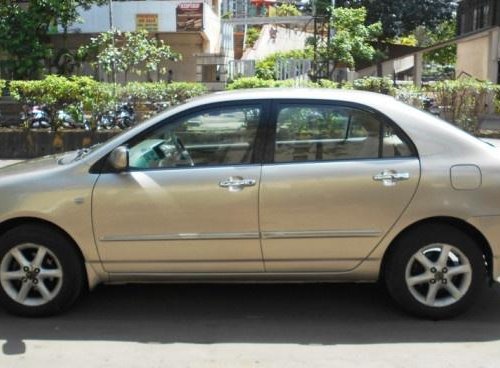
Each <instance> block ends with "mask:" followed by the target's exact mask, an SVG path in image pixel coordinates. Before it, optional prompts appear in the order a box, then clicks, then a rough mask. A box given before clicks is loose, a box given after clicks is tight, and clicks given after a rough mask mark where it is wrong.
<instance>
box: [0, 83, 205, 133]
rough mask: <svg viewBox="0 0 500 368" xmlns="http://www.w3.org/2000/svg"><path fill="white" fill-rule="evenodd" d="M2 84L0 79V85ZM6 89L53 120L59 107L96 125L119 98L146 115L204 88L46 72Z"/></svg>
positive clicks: (180, 84) (189, 96) (194, 84)
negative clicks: (117, 82) (106, 80)
mask: <svg viewBox="0 0 500 368" xmlns="http://www.w3.org/2000/svg"><path fill="white" fill-rule="evenodd" d="M1 84H2V83H1V81H0V87H2V85H1ZM8 91H9V93H10V95H11V96H12V97H13V98H14V99H15V100H17V101H19V102H20V103H22V104H23V105H27V106H33V105H44V106H46V107H47V110H48V111H49V113H50V115H51V117H52V119H51V120H52V121H56V119H55V116H56V114H57V111H58V110H68V111H75V110H82V111H83V112H84V113H85V115H87V116H88V117H89V118H90V120H91V124H92V125H93V126H95V122H96V119H98V117H99V116H100V115H101V114H103V113H105V112H106V111H110V110H113V109H115V107H116V106H117V105H118V104H119V103H121V102H125V101H130V102H132V103H133V104H134V105H135V106H136V108H138V109H139V110H141V113H142V115H148V114H150V113H151V111H152V110H153V109H155V110H156V111H157V107H158V106H162V107H164V108H165V107H168V106H172V105H176V104H179V103H181V102H183V101H185V100H186V99H189V98H191V97H195V96H199V95H202V94H204V93H206V88H205V87H204V86H203V85H202V84H199V83H184V82H175V83H164V82H157V83H138V82H133V83H128V84H126V85H113V84H110V83H101V82H97V81H95V80H94V79H92V78H90V77H70V78H66V77H62V76H56V75H49V76H47V77H46V78H45V79H43V80H36V81H11V82H10V83H9V86H8ZM144 110H146V111H144ZM55 127H56V126H54V128H55Z"/></svg>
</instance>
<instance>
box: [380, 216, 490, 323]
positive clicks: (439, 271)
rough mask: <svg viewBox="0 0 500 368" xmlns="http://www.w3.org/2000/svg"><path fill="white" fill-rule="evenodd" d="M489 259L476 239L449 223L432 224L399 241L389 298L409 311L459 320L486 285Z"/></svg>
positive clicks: (389, 270) (391, 262)
mask: <svg viewBox="0 0 500 368" xmlns="http://www.w3.org/2000/svg"><path fill="white" fill-rule="evenodd" d="M485 278H486V267H485V260H484V257H483V254H482V252H481V251H480V248H479V247H478V245H477V244H476V243H475V241H474V240H473V239H472V238H470V237H469V236H467V235H466V234H464V233H462V232H461V231H458V230H456V229H455V228H453V227H451V226H448V225H429V226H426V227H422V228H420V229H415V230H412V231H410V232H409V233H407V234H404V235H403V236H402V237H401V238H400V239H398V240H397V242H396V244H394V248H393V249H392V253H391V254H390V255H389V259H388V261H387V264H386V269H385V282H386V285H387V289H388V291H389V294H390V295H391V296H392V297H393V299H394V300H395V301H396V302H397V303H398V304H399V305H400V306H401V307H402V308H403V309H405V310H406V311H408V312H410V313H412V314H415V315H418V316H422V317H427V318H432V319H442V318H450V317H454V316H456V315H458V314H460V313H462V312H464V311H465V310H466V309H467V308H469V307H470V306H471V304H472V303H473V302H474V300H475V298H476V297H477V295H478V293H479V292H480V291H481V289H482V288H483V287H484V285H485V284H486V283H485Z"/></svg>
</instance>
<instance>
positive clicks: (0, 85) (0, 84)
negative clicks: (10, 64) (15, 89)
mask: <svg viewBox="0 0 500 368" xmlns="http://www.w3.org/2000/svg"><path fill="white" fill-rule="evenodd" d="M6 85H7V81H6V80H4V79H0V91H3V89H4V88H5V86H6Z"/></svg>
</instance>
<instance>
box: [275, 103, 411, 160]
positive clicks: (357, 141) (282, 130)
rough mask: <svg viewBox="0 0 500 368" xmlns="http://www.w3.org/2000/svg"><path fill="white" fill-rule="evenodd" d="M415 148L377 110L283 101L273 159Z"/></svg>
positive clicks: (401, 153)
mask: <svg viewBox="0 0 500 368" xmlns="http://www.w3.org/2000/svg"><path fill="white" fill-rule="evenodd" d="M412 155H413V154H412V150H411V149H410V147H409V146H408V144H407V143H406V142H405V140H404V139H403V138H402V137H401V136H400V134H398V133H397V132H396V131H395V130H394V129H393V128H392V127H391V126H390V125H389V124H387V123H386V122H384V121H382V120H380V119H379V118H378V116H376V115H375V114H374V113H371V112H368V111H365V110H360V109H356V108H352V107H346V106H332V105H312V104H311V105H309V104H307V105H281V107H280V109H279V112H278V118H277V125H276V145H275V152H274V162H281V163H285V162H308V161H331V160H348V159H376V158H381V157H384V158H390V157H409V156H412Z"/></svg>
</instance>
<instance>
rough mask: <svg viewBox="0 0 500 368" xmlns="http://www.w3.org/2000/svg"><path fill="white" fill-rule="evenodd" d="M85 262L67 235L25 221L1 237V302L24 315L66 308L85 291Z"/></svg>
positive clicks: (8, 309) (49, 313)
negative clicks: (24, 223) (83, 263)
mask: <svg viewBox="0 0 500 368" xmlns="http://www.w3.org/2000/svg"><path fill="white" fill-rule="evenodd" d="M83 286H84V273H83V265H82V262H81V260H80V257H79V256H78V254H77V252H76V251H75V249H74V245H73V244H72V243H70V242H69V241H68V240H67V239H66V237H64V236H63V235H62V234H60V233H59V232H57V231H54V230H52V229H50V228H47V227H43V226H40V225H23V226H20V227H17V228H15V229H13V230H10V231H9V232H7V233H6V234H4V235H3V236H2V237H1V238H0V303H1V304H3V306H4V307H5V308H6V309H7V311H9V312H11V313H13V314H18V315H22V316H44V315H51V314H56V313H60V312H62V311H64V310H66V309H67V308H68V307H70V306H71V304H73V303H74V301H75V300H76V299H77V297H78V296H79V295H80V294H81V292H82V290H83Z"/></svg>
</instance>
